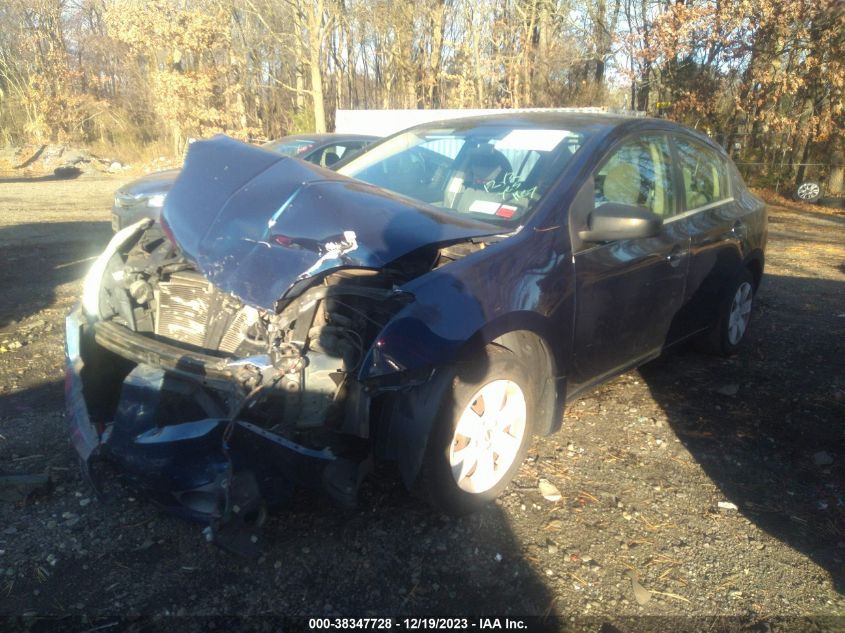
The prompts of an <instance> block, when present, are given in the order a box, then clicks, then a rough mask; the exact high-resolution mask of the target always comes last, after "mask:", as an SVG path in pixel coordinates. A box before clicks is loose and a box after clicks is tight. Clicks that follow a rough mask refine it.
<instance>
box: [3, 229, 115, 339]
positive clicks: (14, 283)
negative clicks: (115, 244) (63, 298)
mask: <svg viewBox="0 0 845 633" xmlns="http://www.w3.org/2000/svg"><path fill="white" fill-rule="evenodd" d="M110 232H111V227H110V226H109V223H108V222H44V223H30V224H18V225H14V226H4V227H0V249H2V253H3V255H2V266H0V288H2V293H0V328H4V327H5V326H7V325H10V324H12V323H14V322H17V321H21V320H22V319H25V318H26V317H28V316H30V315H33V314H36V313H38V312H39V311H41V310H43V309H44V308H48V307H50V306H52V305H53V303H54V299H55V297H56V288H57V287H58V286H60V285H62V284H66V283H69V282H72V281H76V280H78V279H81V278H82V277H83V276H84V275H85V273H86V272H87V270H88V268H89V267H90V266H91V261H92V260H93V258H94V257H96V256H97V255H98V254H99V253H100V252H102V250H103V247H104V246H105V244H106V243H107V242H108V240H109V237H110Z"/></svg>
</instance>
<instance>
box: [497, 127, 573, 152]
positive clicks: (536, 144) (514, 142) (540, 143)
mask: <svg viewBox="0 0 845 633" xmlns="http://www.w3.org/2000/svg"><path fill="white" fill-rule="evenodd" d="M567 136H569V131H568V130H514V131H513V132H510V133H509V134H507V135H506V136H505V137H504V138H502V139H500V140H498V141H496V149H499V150H501V149H519V150H525V151H529V150H534V151H536V152H550V151H552V150H553V149H554V148H555V147H557V146H558V144H559V143H560V142H561V141H562V140H563V139H565V138H566V137H567Z"/></svg>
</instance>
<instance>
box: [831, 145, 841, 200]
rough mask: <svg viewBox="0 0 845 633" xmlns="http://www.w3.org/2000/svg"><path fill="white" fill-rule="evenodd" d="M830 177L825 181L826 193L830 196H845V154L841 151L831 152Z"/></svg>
mask: <svg viewBox="0 0 845 633" xmlns="http://www.w3.org/2000/svg"><path fill="white" fill-rule="evenodd" d="M830 164H831V167H830V176H828V179H827V193H828V194H829V195H831V196H840V195H842V194H845V182H843V179H845V153H843V152H842V150H839V151H836V152H833V156H832V157H831V161H830Z"/></svg>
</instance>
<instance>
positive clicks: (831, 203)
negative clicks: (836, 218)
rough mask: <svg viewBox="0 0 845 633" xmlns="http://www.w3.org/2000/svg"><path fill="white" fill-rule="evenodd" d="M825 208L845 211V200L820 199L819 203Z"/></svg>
mask: <svg viewBox="0 0 845 633" xmlns="http://www.w3.org/2000/svg"><path fill="white" fill-rule="evenodd" d="M817 204H819V205H821V206H823V207H827V208H829V209H845V198H834V197H832V196H831V197H828V198H819V201H818V203H817Z"/></svg>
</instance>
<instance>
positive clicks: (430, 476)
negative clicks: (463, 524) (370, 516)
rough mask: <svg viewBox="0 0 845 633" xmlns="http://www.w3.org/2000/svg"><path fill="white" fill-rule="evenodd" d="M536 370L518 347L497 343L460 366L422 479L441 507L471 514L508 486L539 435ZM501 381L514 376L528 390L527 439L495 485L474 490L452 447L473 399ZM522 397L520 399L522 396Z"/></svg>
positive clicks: (419, 488) (428, 449)
mask: <svg viewBox="0 0 845 633" xmlns="http://www.w3.org/2000/svg"><path fill="white" fill-rule="evenodd" d="M531 375H532V372H531V370H530V368H529V367H527V366H526V365H525V363H523V362H522V361H521V360H520V359H519V358H518V357H517V356H516V355H515V354H514V353H513V352H511V351H510V350H509V349H507V348H504V347H500V346H496V345H490V346H487V347H486V348H485V358H483V359H481V360H478V361H477V362H474V363H470V364H468V365H466V366H463V364H462V367H461V369H460V371H457V372H456V375H455V377H454V379H453V380H452V382H451V385H450V387H448V388H447V389H446V390H445V393H444V395H443V398H442V401H441V403H440V406H439V407H438V414H437V418H436V419H435V421H434V426H433V428H432V432H431V436H430V437H429V440H428V446H427V447H426V453H425V457H424V459H423V463H422V468H421V469H420V476H419V478H418V480H417V484H416V488H417V492H419V493H421V494H422V495H423V496H424V497H425V498H426V499H427V500H428V502H429V503H430V504H431V505H432V506H434V507H435V508H436V509H438V510H440V511H442V512H445V513H447V514H452V515H463V514H468V513H470V512H474V511H476V510H478V509H480V508H482V507H483V506H485V505H486V504H488V503H490V502H491V501H493V500H494V499H495V498H496V497H498V496H499V494H501V492H502V491H503V490H504V489H505V488H506V487H507V485H508V483H509V482H510V480H511V479H512V478H513V476H514V475H515V474H516V472H517V470H519V467H520V465H521V464H522V462H523V460H524V459H525V453H526V451H527V450H528V446H529V445H530V443H531V438H532V436H533V430H534V419H535V414H536V403H537V394H536V391H535V390H536V385H534V384H532V383H531V381H530V380H529V379H528V377H529V376H531ZM497 380H508V381H511V382H513V383H515V384H516V385H517V386H518V387H519V389H520V390H521V392H522V396H523V398H524V402H525V426H524V431H523V433H522V439H521V444H520V445H519V449H518V450H517V451H516V457H515V458H514V459H513V461H512V463H511V464H510V465H509V466H508V467H507V468H506V469H505V470H503V474H497V477H500V478H499V479H498V481H497V483H496V484H495V485H493V486H492V487H490V488H489V489H486V490H483V491H479V492H468V491H466V490H464V489H462V488H461V487H460V486H459V484H458V482H457V480H456V478H455V476H453V474H452V467H451V466H450V449H451V448H452V446H453V440H455V442H456V444H455V445H457V443H458V440H457V439H456V429H457V426H458V422H459V421H460V418H461V415H462V414H463V413H464V411H465V409H467V407H468V406H470V405H471V404H473V402H470V400H471V399H472V398H473V396H474V395H476V394H477V393H478V392H479V390H480V389H481V388H482V387H485V386H486V385H489V384H491V383H493V382H494V381H497ZM508 397H509V396H506V397H505V400H504V402H507V401H508ZM516 399H517V400H518V396H517V398H516ZM474 402H475V403H478V402H483V399H482V398H479V399H478V400H475V401H474ZM484 406H486V405H484ZM476 468H477V466H476ZM503 468H504V466H503ZM471 470H472V469H471Z"/></svg>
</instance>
